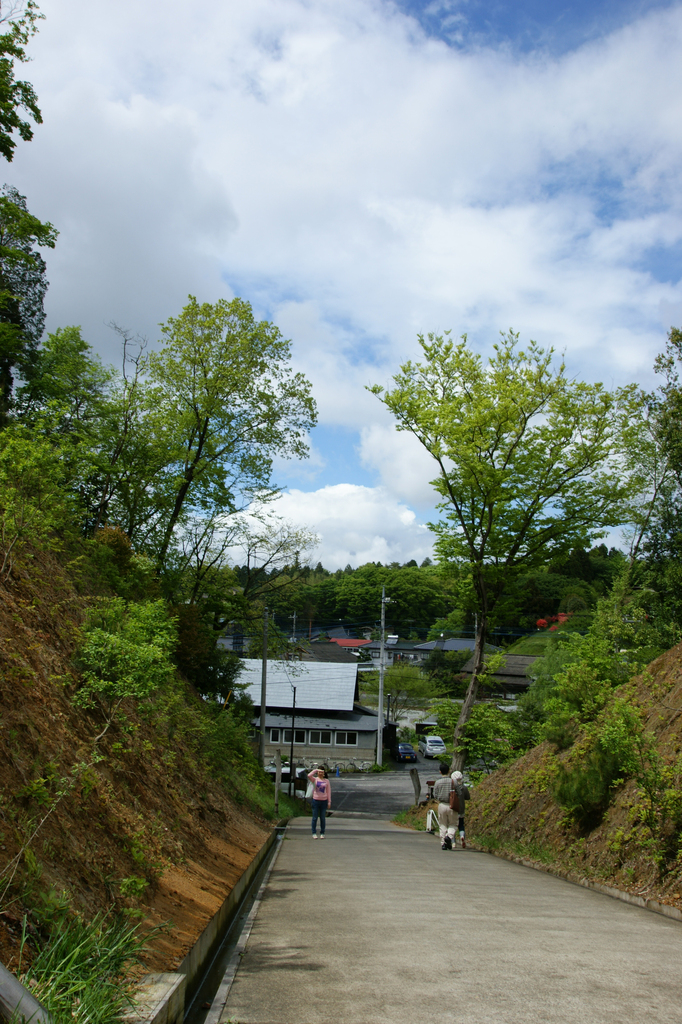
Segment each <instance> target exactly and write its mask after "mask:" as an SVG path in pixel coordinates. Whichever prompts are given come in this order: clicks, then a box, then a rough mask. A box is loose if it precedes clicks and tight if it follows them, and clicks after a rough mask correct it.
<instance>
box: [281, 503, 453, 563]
mask: <svg viewBox="0 0 682 1024" xmlns="http://www.w3.org/2000/svg"><path fill="white" fill-rule="evenodd" d="M272 507H273V511H274V512H275V514H276V515H279V516H282V517H283V518H284V519H286V520H288V521H289V522H291V523H293V524H294V525H295V526H299V527H304V526H305V527H309V528H310V529H312V530H314V531H315V532H316V533H317V534H318V535H319V538H320V543H319V546H318V548H317V550H316V551H315V553H314V556H313V558H314V560H315V561H317V560H319V561H321V562H322V564H323V565H324V567H325V568H326V569H343V568H345V566H346V565H348V564H350V565H352V566H353V567H354V568H355V567H357V566H358V565H363V564H364V563H365V562H383V563H384V564H387V563H389V562H394V561H397V562H405V561H409V560H410V559H411V558H414V559H416V560H417V562H422V561H423V560H424V559H425V558H426V557H431V556H432V554H433V535H432V534H431V532H430V531H429V530H428V528H427V527H426V526H425V525H424V524H422V523H419V522H418V521H417V518H416V516H415V514H414V512H413V511H412V510H411V509H409V508H408V507H407V506H406V505H404V504H403V503H401V502H399V501H396V499H395V498H394V497H393V496H392V495H391V494H389V493H388V491H386V490H384V489H383V488H380V487H360V486H358V485H357V484H335V485H332V486H329V487H322V488H320V489H319V490H317V491H312V492H308V493H305V492H303V491H298V490H292V491H289V492H288V493H287V494H283V495H282V496H281V497H280V498H278V499H277V501H275V502H274V503H273V506H272Z"/></svg>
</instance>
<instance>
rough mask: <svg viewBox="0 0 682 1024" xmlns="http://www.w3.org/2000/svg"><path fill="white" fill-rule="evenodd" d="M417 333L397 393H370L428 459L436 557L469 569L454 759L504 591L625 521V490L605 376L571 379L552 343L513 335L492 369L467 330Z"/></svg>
mask: <svg viewBox="0 0 682 1024" xmlns="http://www.w3.org/2000/svg"><path fill="white" fill-rule="evenodd" d="M419 341H420V344H421V346H422V350H423V353H424V360H425V361H424V362H423V363H412V362H408V363H406V364H405V365H404V366H402V367H401V371H400V373H399V374H397V375H396V376H395V377H394V382H395V387H394V388H393V389H390V390H388V391H384V389H383V388H381V387H379V386H376V387H374V388H373V389H372V390H373V392H374V393H375V394H376V395H377V396H378V397H379V398H380V399H381V401H382V402H383V403H384V404H385V405H386V407H387V408H388V409H389V410H390V411H391V412H392V413H393V415H394V416H395V417H396V419H397V427H398V429H399V430H407V431H410V432H411V433H413V434H414V435H415V436H416V437H417V439H418V440H419V441H420V442H421V444H422V445H423V446H424V448H425V450H426V452H427V453H428V454H429V456H430V457H431V458H432V459H433V460H434V462H435V464H436V468H437V472H438V475H437V477H436V479H435V480H434V482H433V483H434V486H435V488H436V491H437V492H438V494H439V495H440V497H441V502H440V504H439V509H440V511H441V512H442V513H443V518H442V519H441V520H440V521H439V522H438V523H436V524H434V525H433V526H432V529H433V530H434V531H435V532H436V534H437V537H438V540H437V550H438V554H439V557H440V559H441V560H442V561H444V562H446V563H450V564H452V565H453V566H454V567H455V568H460V569H462V570H463V571H464V572H467V573H471V577H472V588H473V593H474V596H475V602H476V606H477V611H478V626H479V629H478V636H477V638H476V660H475V670H474V673H473V674H472V679H471V684H470V686H469V690H468V692H467V696H466V698H465V701H464V704H463V706H462V710H461V714H460V717H459V720H458V723H457V726H456V728H455V732H454V747H455V752H454V755H453V765H454V767H461V765H462V763H463V758H464V752H463V751H462V750H461V749H460V746H459V740H460V738H461V736H462V735H463V730H464V727H465V725H466V723H467V721H468V719H469V716H470V714H471V709H472V708H473V706H474V702H475V700H476V694H477V689H478V682H477V680H478V676H479V674H480V672H481V669H482V666H483V655H484V650H485V641H486V637H487V635H488V631H489V629H490V625H491V623H492V621H493V620H494V616H495V613H496V611H497V608H498V605H499V604H500V602H501V599H502V597H503V595H505V593H506V592H507V590H508V588H509V587H510V585H511V583H512V581H513V580H514V579H515V578H516V577H518V575H519V573H520V572H521V571H526V572H528V571H529V570H530V569H532V568H533V567H536V566H538V565H541V564H543V563H544V562H546V561H547V560H548V559H549V558H551V557H553V556H555V555H557V554H560V553H561V552H564V551H570V550H571V549H572V548H575V547H584V546H585V545H586V543H587V542H588V541H589V539H590V538H592V537H597V536H599V535H600V534H602V533H603V532H604V530H605V529H606V528H608V527H610V526H615V525H617V524H619V523H621V522H623V521H624V520H625V518H626V515H627V513H626V511H625V505H626V498H627V497H628V493H629V489H628V484H627V481H622V480H621V475H620V471H619V469H620V468H619V467H618V466H617V465H616V462H615V457H614V454H613V448H614V439H615V435H616V431H617V420H616V416H615V411H616V402H615V398H614V396H613V395H612V394H610V393H609V392H608V391H606V390H605V389H604V387H603V386H602V385H601V384H586V383H583V382H580V381H575V380H571V379H569V378H568V377H567V376H566V373H565V367H564V365H563V364H561V365H560V366H558V367H555V366H554V364H553V352H552V350H551V349H550V350H544V349H542V348H540V347H539V346H538V345H537V344H536V343H535V342H532V341H531V342H530V343H529V345H528V347H527V349H525V350H522V349H520V348H519V342H518V335H516V334H514V333H513V332H509V333H508V334H506V335H503V336H502V340H501V342H499V343H498V344H497V345H496V346H495V347H494V353H493V355H492V356H491V357H490V359H489V360H488V364H487V366H486V365H484V363H483V360H482V359H481V357H480V356H479V355H477V354H476V353H474V352H472V351H471V349H470V347H469V344H468V341H467V338H466V335H465V336H463V337H462V339H461V341H460V342H459V343H455V342H453V341H452V340H451V339H450V337H449V334H446V335H445V336H436V335H433V334H430V335H429V336H428V339H425V338H424V337H423V336H420V338H419Z"/></svg>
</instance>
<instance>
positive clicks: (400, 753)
mask: <svg viewBox="0 0 682 1024" xmlns="http://www.w3.org/2000/svg"><path fill="white" fill-rule="evenodd" d="M393 756H394V758H395V759H396V761H416V760H417V752H416V750H415V749H414V747H413V746H412V744H411V743H399V744H398V746H397V747H396V748H395V750H394V751H393Z"/></svg>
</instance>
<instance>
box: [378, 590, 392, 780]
mask: <svg viewBox="0 0 682 1024" xmlns="http://www.w3.org/2000/svg"><path fill="white" fill-rule="evenodd" d="M390 603H391V599H390V597H386V587H382V588H381V640H380V642H379V721H378V723H377V764H378V765H380V764H381V763H382V760H383V753H384V648H385V644H384V634H385V632H386V605H387V604H390Z"/></svg>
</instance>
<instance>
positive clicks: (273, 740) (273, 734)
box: [270, 729, 280, 743]
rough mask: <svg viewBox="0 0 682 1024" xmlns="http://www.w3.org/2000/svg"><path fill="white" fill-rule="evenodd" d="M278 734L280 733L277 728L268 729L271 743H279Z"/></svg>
mask: <svg viewBox="0 0 682 1024" xmlns="http://www.w3.org/2000/svg"><path fill="white" fill-rule="evenodd" d="M279 734H280V730H279V729H271V730H270V742H271V743H279Z"/></svg>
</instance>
